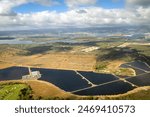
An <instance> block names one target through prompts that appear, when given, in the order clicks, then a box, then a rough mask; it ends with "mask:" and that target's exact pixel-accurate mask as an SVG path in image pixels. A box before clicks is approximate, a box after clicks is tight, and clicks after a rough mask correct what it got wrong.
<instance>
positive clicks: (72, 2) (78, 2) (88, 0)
mask: <svg viewBox="0 0 150 117" xmlns="http://www.w3.org/2000/svg"><path fill="white" fill-rule="evenodd" d="M65 2H66V4H67V6H68V7H69V8H76V7H78V6H86V5H94V4H96V2H97V0H65Z"/></svg>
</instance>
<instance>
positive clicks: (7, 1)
mask: <svg viewBox="0 0 150 117" xmlns="http://www.w3.org/2000/svg"><path fill="white" fill-rule="evenodd" d="M29 2H37V3H39V4H42V5H53V4H57V2H56V1H52V0H0V15H8V14H10V15H12V14H14V12H13V11H12V8H14V7H16V6H19V5H22V4H25V3H29Z"/></svg>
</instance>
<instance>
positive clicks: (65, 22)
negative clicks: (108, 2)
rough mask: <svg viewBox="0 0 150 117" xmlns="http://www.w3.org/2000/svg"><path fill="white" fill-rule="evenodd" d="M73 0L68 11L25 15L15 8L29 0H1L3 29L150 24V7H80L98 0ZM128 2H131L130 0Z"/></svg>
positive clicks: (40, 0) (45, 2)
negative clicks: (14, 9)
mask: <svg viewBox="0 0 150 117" xmlns="http://www.w3.org/2000/svg"><path fill="white" fill-rule="evenodd" d="M8 1H9V2H8ZM12 1H13V2H12ZM67 1H68V2H67ZM69 1H75V0H66V2H67V5H68V6H69V8H70V7H73V9H69V10H68V11H64V12H56V11H42V12H36V13H34V12H33V13H24V14H23V13H14V12H13V11H12V8H14V7H16V6H19V5H21V4H25V3H28V2H29V0H11V2H10V0H0V28H1V29H4V27H5V28H13V29H14V28H15V27H16V28H22V29H23V28H51V27H67V26H73V27H86V26H88V27H89V26H112V25H145V24H146V25H149V22H150V18H149V17H150V7H137V8H136V9H134V10H133V9H104V8H101V7H94V6H93V7H86V8H79V7H77V6H78V5H79V6H80V5H88V4H90V3H91V4H94V3H95V2H96V0H95V1H94V0H84V2H82V0H80V1H78V0H76V1H75V2H69ZM77 1H78V2H77ZM93 1H94V2H93ZM127 1H128V2H129V0H127ZM133 1H134V0H133ZM137 1H138V0H137ZM30 2H38V3H40V4H43V5H52V4H54V3H53V1H52V0H30ZM130 2H131V1H130ZM134 3H135V2H134ZM128 4H129V3H128ZM130 4H133V3H130ZM74 6H76V7H74Z"/></svg>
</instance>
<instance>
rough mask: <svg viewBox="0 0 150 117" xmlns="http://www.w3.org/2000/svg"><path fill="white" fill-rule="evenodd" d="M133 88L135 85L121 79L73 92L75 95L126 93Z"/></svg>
mask: <svg viewBox="0 0 150 117" xmlns="http://www.w3.org/2000/svg"><path fill="white" fill-rule="evenodd" d="M134 88H135V87H133V86H132V85H130V84H129V83H126V82H123V81H115V82H112V83H108V84H106V85H99V86H96V87H93V88H86V89H83V90H80V91H77V92H73V93H74V94H77V95H117V94H123V93H126V92H128V91H130V90H133V89H134Z"/></svg>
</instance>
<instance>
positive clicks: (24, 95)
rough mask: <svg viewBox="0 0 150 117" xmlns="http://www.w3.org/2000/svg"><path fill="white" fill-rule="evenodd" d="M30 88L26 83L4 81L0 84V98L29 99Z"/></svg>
mask: <svg viewBox="0 0 150 117" xmlns="http://www.w3.org/2000/svg"><path fill="white" fill-rule="evenodd" d="M30 93H31V89H30V87H29V86H28V85H26V84H14V83H6V84H1V85H0V99H1V100H21V99H30V95H29V94H30Z"/></svg>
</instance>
